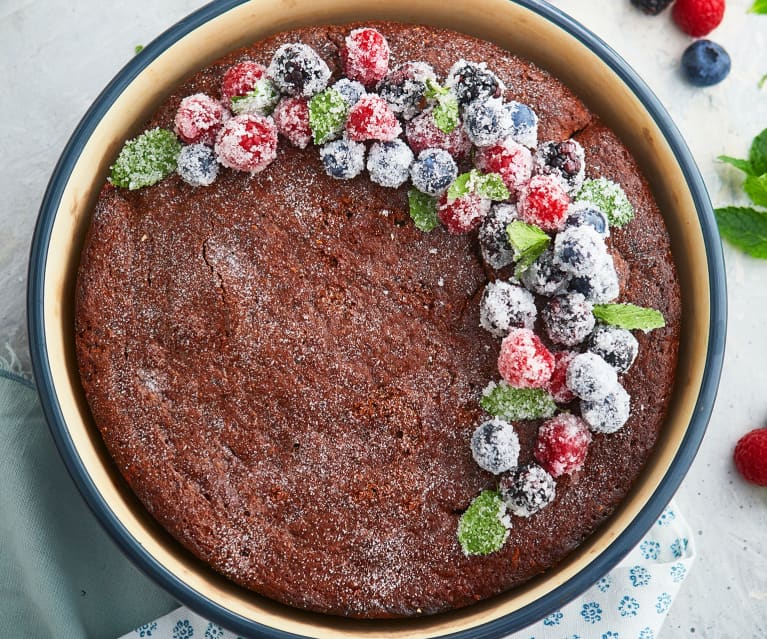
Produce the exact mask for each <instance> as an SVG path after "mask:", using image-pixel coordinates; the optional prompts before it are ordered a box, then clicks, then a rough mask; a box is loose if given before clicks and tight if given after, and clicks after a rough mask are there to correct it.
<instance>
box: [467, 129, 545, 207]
mask: <svg viewBox="0 0 767 639" xmlns="http://www.w3.org/2000/svg"><path fill="white" fill-rule="evenodd" d="M474 165H475V166H476V167H477V168H478V169H481V170H482V171H485V172H486V173H498V174H499V175H500V176H501V177H502V178H503V183H504V184H505V185H506V188H508V189H509V191H510V192H511V193H514V194H516V192H517V191H518V190H519V189H520V188H521V187H522V186H524V185H525V184H527V182H528V181H529V180H530V177H531V176H532V174H533V156H532V154H531V153H530V150H529V149H527V148H526V147H524V146H522V145H521V144H518V143H517V142H515V141H514V139H513V138H511V137H507V138H505V139H503V140H501V142H499V143H498V144H495V145H493V146H487V147H484V148H481V149H477V151H476V153H475V154H474Z"/></svg>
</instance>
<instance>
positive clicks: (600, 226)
mask: <svg viewBox="0 0 767 639" xmlns="http://www.w3.org/2000/svg"><path fill="white" fill-rule="evenodd" d="M569 226H590V227H591V228H593V229H594V230H595V231H596V232H597V233H599V234H600V235H601V236H602V237H607V236H608V235H610V223H609V222H608V220H607V216H606V215H605V214H604V212H603V211H601V210H600V209H598V208H597V207H595V206H594V205H593V204H589V203H577V204H574V205H573V206H572V207H571V208H570V212H569V213H568V215H567V220H565V227H569Z"/></svg>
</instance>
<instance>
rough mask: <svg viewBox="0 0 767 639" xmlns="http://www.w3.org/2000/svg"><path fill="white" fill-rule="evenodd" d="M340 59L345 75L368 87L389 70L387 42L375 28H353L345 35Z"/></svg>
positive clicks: (381, 78)
mask: <svg viewBox="0 0 767 639" xmlns="http://www.w3.org/2000/svg"><path fill="white" fill-rule="evenodd" d="M341 59H342V61H343V65H344V74H345V75H346V77H347V78H349V79H350V80H356V81H357V82H361V83H362V84H364V85H365V86H366V87H368V88H369V87H371V86H373V85H374V84H375V83H376V82H378V81H379V80H383V79H384V78H385V77H386V74H387V73H388V72H389V43H388V42H386V38H384V37H383V35H382V34H381V33H380V32H378V31H376V30H375V29H370V28H363V29H355V30H354V31H352V32H351V33H350V34H349V35H348V36H346V41H345V46H344V47H343V49H342V50H341Z"/></svg>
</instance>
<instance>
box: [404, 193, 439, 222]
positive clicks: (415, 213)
mask: <svg viewBox="0 0 767 639" xmlns="http://www.w3.org/2000/svg"><path fill="white" fill-rule="evenodd" d="M407 201H408V204H409V205H410V217H411V218H413V222H415V227H416V228H417V229H418V230H419V231H424V232H425V233H428V232H429V231H433V230H434V229H435V228H437V227H438V226H439V220H438V219H437V198H434V197H431V196H430V195H426V193H421V192H420V191H419V190H418V189H410V190H409V191H408V192H407Z"/></svg>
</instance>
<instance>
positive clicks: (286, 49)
mask: <svg viewBox="0 0 767 639" xmlns="http://www.w3.org/2000/svg"><path fill="white" fill-rule="evenodd" d="M268 73H269V77H270V78H271V79H272V80H273V81H274V83H275V84H276V85H277V88H278V89H279V90H280V92H282V93H285V94H287V95H293V96H299V97H300V96H303V97H305V98H309V97H311V96H313V95H315V94H316V93H319V92H320V91H322V90H324V89H325V87H326V86H327V84H328V79H329V78H330V69H329V68H328V65H327V64H325V61H324V60H323V59H322V58H321V57H320V56H319V54H318V53H317V52H316V51H315V50H314V49H312V48H311V47H310V46H308V45H305V44H301V43H298V42H295V43H292V44H283V45H282V46H281V47H280V48H279V49H277V51H276V52H275V54H274V56H273V57H272V61H271V63H270V64H269V69H268Z"/></svg>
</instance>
